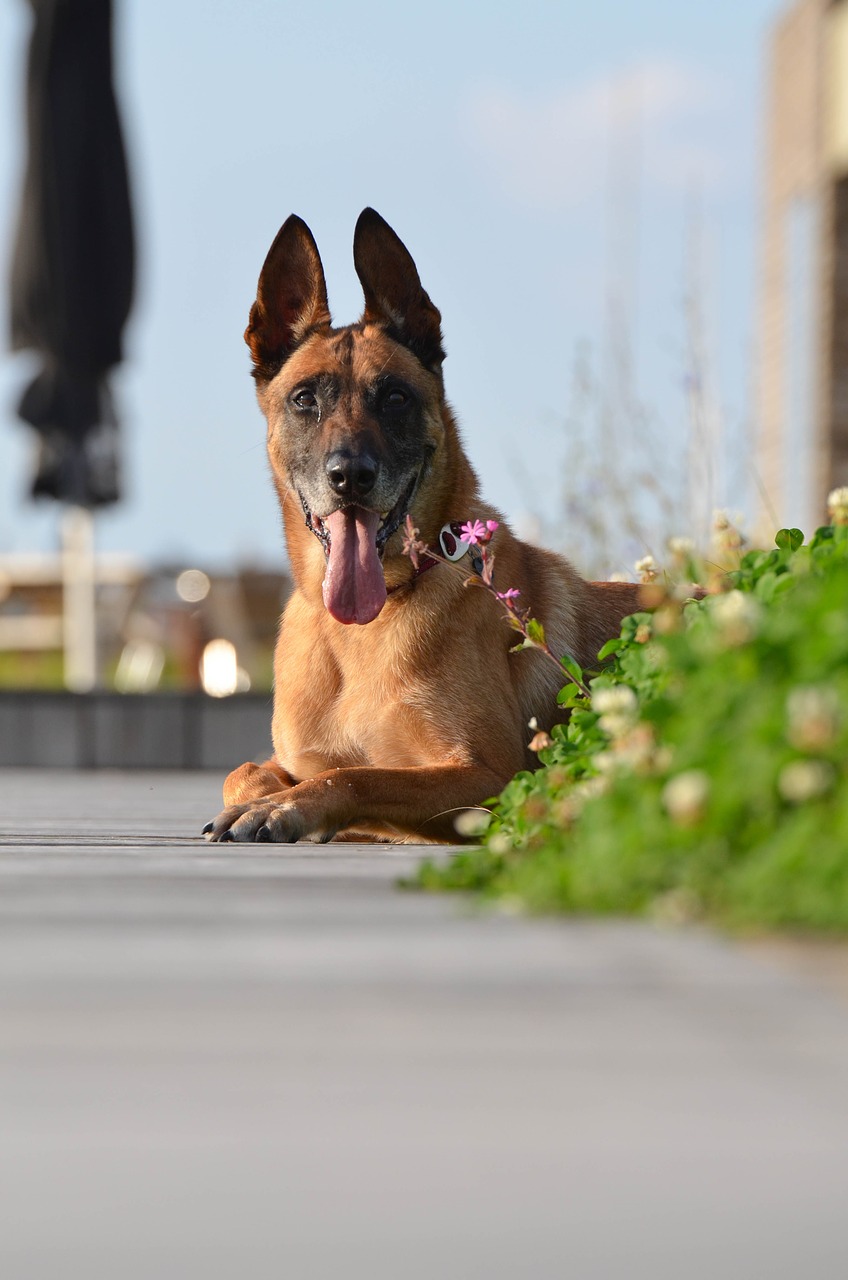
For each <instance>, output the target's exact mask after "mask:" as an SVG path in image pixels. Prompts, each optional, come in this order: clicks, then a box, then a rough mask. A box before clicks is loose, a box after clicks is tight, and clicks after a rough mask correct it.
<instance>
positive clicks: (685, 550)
mask: <svg viewBox="0 0 848 1280" xmlns="http://www.w3.org/2000/svg"><path fill="white" fill-rule="evenodd" d="M668 549H669V551H670V552H671V554H672V555H673V556H679V557H680V559H681V560H686V559H688V558H689V557H690V556H692V555H694V553H695V543H694V542H693V541H692V539H691V538H669V540H668Z"/></svg>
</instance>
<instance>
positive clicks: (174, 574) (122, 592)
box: [0, 554, 291, 696]
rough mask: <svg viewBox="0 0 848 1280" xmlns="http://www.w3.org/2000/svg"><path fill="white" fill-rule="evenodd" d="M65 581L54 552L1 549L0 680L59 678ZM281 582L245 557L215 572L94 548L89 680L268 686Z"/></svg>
mask: <svg viewBox="0 0 848 1280" xmlns="http://www.w3.org/2000/svg"><path fill="white" fill-rule="evenodd" d="M65 586H66V583H65V579H64V573H63V563H62V558H61V556H59V555H36V554H29V555H0V690H3V689H21V688H41V689H50V688H53V689H55V688H61V687H62V685H63V683H66V681H65V675H66V667H67V663H66V662H63V652H64V651H65V649H66V642H67V610H66V608H65V603H66V601H65ZM290 591H291V581H290V579H289V577H288V575H287V574H285V573H282V572H272V571H266V570H263V569H260V568H256V567H253V566H242V567H240V568H238V569H236V571H235V572H233V573H228V574H220V573H218V574H216V573H213V572H210V573H207V572H205V571H204V570H203V569H201V568H196V567H187V566H184V565H170V566H169V565H162V566H158V567H155V568H149V567H145V566H142V565H140V564H138V563H137V562H135V561H133V560H132V559H131V558H130V557H126V556H114V555H112V556H109V555H101V556H98V557H97V558H96V561H95V580H94V603H95V621H96V634H97V655H96V658H97V660H96V667H97V672H96V675H97V679H96V684H97V686H98V687H100V688H104V689H117V690H118V691H119V692H121V693H152V692H154V691H161V690H169V689H170V690H178V691H183V692H191V691H192V690H200V689H201V688H202V689H204V690H205V691H206V692H207V693H213V694H216V695H218V696H223V695H226V694H234V693H245V692H247V691H248V690H250V689H255V690H262V691H267V690H268V689H270V687H271V680H272V666H273V651H274V643H275V640H276V633H277V627H278V624H279V618H280V613H281V610H282V608H283V605H284V604H285V602H286V600H287V598H288V595H289V593H290Z"/></svg>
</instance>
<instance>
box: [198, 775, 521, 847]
mask: <svg viewBox="0 0 848 1280" xmlns="http://www.w3.org/2000/svg"><path fill="white" fill-rule="evenodd" d="M507 781H508V777H504V776H503V775H501V774H499V773H497V772H496V771H495V770H493V769H490V768H488V767H486V766H485V765H477V764H468V765H432V766H430V765H425V766H421V767H416V768H410V769H375V768H370V767H362V768H352V769H334V770H332V771H330V772H327V773H320V774H318V775H317V776H316V777H314V778H308V779H307V780H306V781H304V782H299V783H298V784H297V785H296V786H294V787H291V788H290V789H288V790H285V791H280V790H278V791H277V792H275V793H274V794H273V795H266V796H264V797H262V798H260V799H258V800H252V801H248V802H247V803H242V804H234V805H230V806H229V807H228V808H226V809H225V810H224V811H223V813H221V814H219V815H218V817H217V818H216V819H215V821H214V822H213V823H211V824H210V829H209V830H208V831H207V834H208V836H209V838H210V839H211V840H237V841H245V842H249V841H273V842H279V843H283V844H290V843H294V842H296V841H297V840H301V839H303V837H304V836H311V835H316V834H319V833H327V832H335V831H343V830H345V829H346V828H350V827H354V826H355V828H356V829H357V830H358V831H363V832H368V833H373V834H379V835H383V836H385V834H386V833H387V832H394V833H395V834H396V835H398V836H408V835H414V836H421V837H423V838H424V839H428V840H443V841H453V842H457V843H459V840H458V838H457V835H456V831H455V829H454V825H453V824H454V819H455V818H456V816H457V814H458V813H460V812H462V810H464V809H471V808H476V807H478V806H480V805H481V804H482V803H483V801H484V800H486V799H488V798H489V797H490V796H494V795H497V794H498V792H499V791H501V790H502V788H503V786H504V784H505V783H506V782H507Z"/></svg>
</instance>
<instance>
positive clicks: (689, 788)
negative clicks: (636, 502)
mask: <svg viewBox="0 0 848 1280" xmlns="http://www.w3.org/2000/svg"><path fill="white" fill-rule="evenodd" d="M725 531H726V534H727V536H726V538H725V547H724V549H725V552H728V553H729V555H728V556H726V557H725V563H727V562H728V559H729V560H730V561H733V562H734V564H735V567H733V568H731V569H730V570H726V569H725V570H723V571H722V572H721V574H720V575H718V576H716V577H715V578H714V580H713V581H712V582H711V583H710V587H709V591H710V594H708V595H706V597H705V598H703V599H699V600H695V599H691V598H690V599H688V600H686V599H685V597H686V596H687V595H689V596H691V590H690V591H686V590H685V589H684V590H681V588H680V586H679V585H675V584H674V583H673V581H670V580H666V582H665V583H662V582H661V581H660V580H659V579H658V578H657V577H656V574H655V573H654V571H653V569H652V568H651V567H650V566H643V568H645V569H646V570H647V574H643V579H644V577H645V576H647V577H648V578H654V579H655V581H654V582H653V584H652V585H651V586H649V587H646V591H648V592H653V595H654V601H653V603H655V606H656V607H655V608H654V611H653V612H650V613H649V612H645V613H638V614H634V615H633V616H632V617H629V618H626V619H625V621H624V623H623V625H622V630H621V636H620V638H619V639H617V640H614V641H612V642H611V643H610V644H608V645H607V646H606V647H605V649H603V650H601V655H600V656H601V657H602V658H605V659H607V665H606V666H605V667H604V668H603V669H602V671H601V673H600V674H598V675H596V676H595V677H594V678H592V679H590V678H589V677H588V676H584V675H583V673H580V672H577V673H576V674H577V677H578V679H577V681H576V682H572V683H570V684H567V685H566V686H565V688H564V689H563V690H562V693H561V694H560V702H561V704H562V706H563V708H564V710H565V711H566V712H567V713H568V719H567V721H566V723H563V724H560V725H557V726H556V727H555V728H554V729H553V731H552V733H551V736H550V739H548V740H547V742H546V744H545V745H542V747H541V749H540V751H539V759H540V761H541V764H542V767H541V768H540V769H538V770H537V771H535V772H533V773H529V772H527V773H521V774H519V775H518V776H517V777H516V778H515V779H514V780H513V781H512V782H511V783H510V784H509V785H508V786H507V787H506V789H505V790H504V791H503V793H502V794H501V796H500V797H499V798H498V799H497V801H495V802H492V816H491V820H490V822H489V825H488V829H487V830H486V832H485V835H484V838H483V839H484V843H483V845H482V847H481V848H480V849H471V850H468V851H465V852H463V853H460V854H459V855H457V857H456V858H455V859H454V860H453V861H452V862H450V863H449V864H448V865H447V866H443V867H438V866H435V865H434V864H432V863H427V864H425V865H424V866H423V867H422V869H421V872H420V875H419V881H420V883H421V884H423V885H424V886H427V887H431V888H464V889H465V888H470V889H476V890H483V891H485V892H486V893H488V894H493V895H498V896H500V897H506V898H509V899H512V900H514V901H517V902H520V903H521V904H523V906H524V907H526V908H527V909H529V910H533V911H578V912H590V911H591V912H610V913H625V912H627V913H633V912H638V913H642V912H650V913H652V914H655V915H658V916H660V917H664V918H667V919H671V920H688V919H693V918H698V917H702V916H709V917H711V918H717V919H720V920H722V921H723V922H725V923H728V924H732V925H740V926H741V925H744V926H750V925H755V924H756V925H764V926H770V927H771V926H789V925H792V926H800V927H811V928H819V929H845V928H848V750H846V748H848V525H845V524H840V523H837V524H835V525H832V526H826V527H825V528H822V529H819V531H818V532H817V533H816V535H815V536H814V538H813V539H812V541H811V542H810V543H809V544H807V545H804V541H803V535H802V534H801V533H800V532H799V531H798V530H797V529H792V530H781V531H780V533H779V534H778V535H777V537H776V546H775V547H774V549H773V550H771V551H750V552H748V553H747V554H742V553H741V550H739V551H736V549H735V547H734V545H733V538H732V536H731V534H732V527H731V526H729V525H726V526H725ZM728 531H729V532H728ZM676 558H677V560H678V562H679V564H678V567H679V568H681V567H682V568H684V570H689V571H691V568H692V566H691V557H690V555H689V551H688V549H687V548H686V547H678V549H677V553H676ZM518 660H520V659H518ZM587 682H588V685H589V694H590V696H588V697H587V696H586V694H585V692H584V689H585V685H586V683H587Z"/></svg>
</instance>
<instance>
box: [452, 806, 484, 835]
mask: <svg viewBox="0 0 848 1280" xmlns="http://www.w3.org/2000/svg"><path fill="white" fill-rule="evenodd" d="M491 821H492V815H491V813H490V812H489V810H488V809H463V811H462V813H458V814H457V815H456V817H455V818H454V820H453V826H454V830H455V831H456V832H457V833H458V834H459V835H461V836H467V837H469V838H471V839H473V838H475V837H477V836H482V835H483V833H484V831H486V829H487V828H488V826H489V824H490V823H491Z"/></svg>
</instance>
